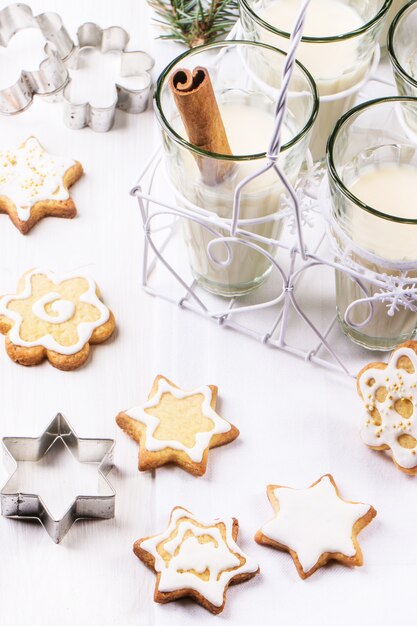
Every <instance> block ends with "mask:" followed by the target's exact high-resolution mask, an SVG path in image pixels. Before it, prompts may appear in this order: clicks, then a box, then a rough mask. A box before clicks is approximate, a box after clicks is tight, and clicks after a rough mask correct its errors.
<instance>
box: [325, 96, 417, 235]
mask: <svg viewBox="0 0 417 626" xmlns="http://www.w3.org/2000/svg"><path fill="white" fill-rule="evenodd" d="M387 102H388V103H389V102H392V103H395V102H410V103H412V104H415V105H416V106H417V98H412V97H411V96H387V97H385V98H375V99H374V100H368V101H366V102H362V103H361V104H358V105H357V106H356V107H354V108H353V109H350V111H348V112H347V113H345V114H344V115H343V116H342V117H341V118H340V120H339V121H338V122H337V124H336V126H335V127H334V129H333V132H332V134H331V135H330V137H329V139H328V142H327V149H326V161H327V172H328V174H329V176H330V178H331V179H332V181H333V182H334V183H335V184H336V186H337V188H338V189H339V191H340V192H341V193H342V194H343V195H344V196H346V197H347V198H348V199H349V200H350V201H351V202H353V203H354V204H355V205H356V206H357V207H359V208H360V209H363V210H364V211H367V212H368V213H371V214H372V215H375V216H376V217H380V218H382V219H385V220H388V221H390V222H397V223H398V224H414V225H417V219H411V218H406V217H398V216H396V215H390V214H389V213H384V212H382V211H379V210H378V209H375V208H374V207H371V206H369V205H368V204H366V203H365V202H362V200H360V199H359V198H358V197H357V196H355V195H354V194H353V193H352V192H351V191H350V190H349V189H348V188H347V187H346V185H345V184H344V182H343V181H342V180H341V178H340V177H339V174H338V172H337V168H336V166H335V164H334V159H333V152H334V147H335V143H336V141H337V138H338V135H339V132H340V131H341V129H342V128H343V126H344V125H345V124H346V123H347V122H348V121H349V120H350V118H352V117H353V116H355V115H356V114H357V113H360V112H361V111H364V110H365V109H370V108H371V107H373V106H378V105H379V104H386V103H387ZM416 147H417V146H416Z"/></svg>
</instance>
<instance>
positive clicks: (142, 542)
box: [133, 507, 259, 614]
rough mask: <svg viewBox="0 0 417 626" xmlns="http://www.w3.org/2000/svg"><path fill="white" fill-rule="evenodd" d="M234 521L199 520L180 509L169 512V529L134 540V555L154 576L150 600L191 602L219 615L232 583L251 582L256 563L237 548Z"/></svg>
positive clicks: (237, 528)
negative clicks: (189, 600)
mask: <svg viewBox="0 0 417 626" xmlns="http://www.w3.org/2000/svg"><path fill="white" fill-rule="evenodd" d="M238 531H239V524H238V521H237V519H235V518H225V519H214V520H210V521H204V520H200V519H199V518H198V517H196V516H195V515H193V514H192V513H190V512H189V511H187V509H184V508H182V507H176V508H175V509H173V511H172V513H171V517H170V520H169V526H168V528H167V530H166V531H165V532H163V533H161V534H160V535H155V536H153V537H146V538H144V539H138V541H136V542H135V544H134V546H133V551H134V553H135V554H136V556H137V557H139V558H140V559H141V560H142V561H143V562H144V563H145V565H147V566H148V567H150V568H151V569H152V570H153V571H154V572H155V573H156V574H157V580H156V587H155V595H154V599H155V601H156V602H161V603H165V602H170V601H171V600H178V599H179V598H183V597H185V596H189V597H191V598H193V600H195V601H196V602H198V603H199V604H201V605H202V606H204V608H206V609H208V610H209V611H211V612H212V613H215V614H217V613H221V611H223V609H224V605H225V603H226V591H227V588H228V586H229V585H230V584H233V583H241V582H244V581H245V580H249V579H250V578H252V577H253V576H255V575H256V574H257V573H258V572H259V567H258V564H257V563H255V561H254V560H253V559H251V558H250V557H248V556H247V555H246V554H244V553H243V552H242V551H241V549H240V548H239V546H238V545H237V544H236V540H237V535H238Z"/></svg>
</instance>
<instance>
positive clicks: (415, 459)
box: [357, 341, 417, 475]
mask: <svg viewBox="0 0 417 626" xmlns="http://www.w3.org/2000/svg"><path fill="white" fill-rule="evenodd" d="M357 388H358V393H359V395H360V397H361V399H362V400H363V403H364V406H365V410H366V413H365V419H364V423H363V426H362V430H361V437H362V440H363V441H364V443H366V445H367V446H369V447H370V448H372V449H373V450H391V455H392V459H393V461H394V463H395V464H396V465H397V467H398V468H399V469H400V470H402V471H403V472H406V473H407V474H413V475H415V474H417V419H416V415H417V341H407V342H406V343H403V344H401V345H400V346H398V348H396V350H394V352H393V353H392V354H391V356H390V359H389V362H388V363H382V362H378V363H370V364H369V365H366V366H365V367H364V368H363V369H362V370H361V371H360V372H359V374H358V380H357Z"/></svg>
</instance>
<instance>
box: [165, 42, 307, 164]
mask: <svg viewBox="0 0 417 626" xmlns="http://www.w3.org/2000/svg"><path fill="white" fill-rule="evenodd" d="M235 45H238V46H240V45H245V46H250V47H257V48H265V49H267V50H272V51H273V52H277V53H279V54H280V55H281V56H283V57H286V56H287V53H286V52H284V50H280V49H279V48H275V46H271V45H269V44H265V43H260V42H255V41H245V40H243V39H236V40H235V39H234V40H231V41H215V42H213V43H210V44H204V45H202V46H196V47H195V48H191V49H190V50H186V51H185V52H183V53H181V54H180V55H179V56H177V57H175V59H173V60H172V61H171V62H170V63H169V64H168V65H167V66H166V67H165V69H164V70H162V72H161V73H160V75H159V77H158V79H157V81H156V88H155V93H154V96H153V100H154V110H155V113H156V117H157V119H158V121H159V123H160V125H161V126H162V128H163V129H164V130H165V132H166V133H167V134H168V135H169V136H170V137H171V138H172V139H173V140H174V141H176V142H177V143H179V144H180V145H181V146H183V147H185V148H187V149H188V150H191V151H192V152H194V153H196V154H198V155H200V156H205V157H210V158H213V159H218V160H223V161H234V162H239V161H253V160H256V159H264V158H265V157H266V154H267V153H266V151H265V152H258V153H255V154H245V155H234V154H232V155H229V154H220V153H217V152H209V151H208V150H203V149H202V148H199V147H198V146H195V145H194V144H192V143H190V142H189V141H187V140H186V139H184V138H183V137H181V135H179V134H178V133H177V132H176V131H175V130H174V129H173V128H172V126H171V124H170V123H169V122H168V120H167V118H166V116H165V114H164V112H163V108H162V103H161V92H162V87H163V85H164V84H165V82H166V79H167V77H168V76H169V74H170V73H171V71H172V69H173V68H174V67H175V66H176V65H177V64H178V63H179V62H180V61H182V59H184V58H186V57H189V56H192V55H193V54H198V53H199V52H201V51H203V50H210V49H214V48H221V47H227V46H235ZM296 65H297V67H298V68H299V69H301V71H302V73H303V74H304V76H305V77H306V78H307V82H308V83H309V85H310V88H311V94H312V97H313V106H312V111H311V113H310V115H309V117H308V120H307V122H306V124H305V125H304V126H303V128H302V129H301V130H300V131H299V132H298V133H297V134H296V135H295V136H294V137H293V138H292V139H291V140H290V141H288V142H287V143H286V144H284V145H283V146H281V150H280V152H285V151H286V150H288V149H289V148H292V147H293V146H294V145H295V144H297V143H298V142H299V141H300V140H301V139H302V138H303V137H304V136H305V135H306V134H307V133H308V132H309V131H310V129H311V128H312V126H313V124H314V122H315V120H316V117H317V114H318V110H319V95H318V91H317V87H316V83H315V82H314V79H313V77H312V75H311V74H310V72H309V71H308V70H307V68H306V67H304V65H303V64H302V63H300V62H299V61H296Z"/></svg>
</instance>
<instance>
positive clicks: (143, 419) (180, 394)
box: [116, 376, 239, 476]
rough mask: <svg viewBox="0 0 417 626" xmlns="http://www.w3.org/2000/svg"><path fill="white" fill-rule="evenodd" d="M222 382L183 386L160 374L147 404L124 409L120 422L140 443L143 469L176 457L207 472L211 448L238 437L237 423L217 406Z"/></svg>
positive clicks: (187, 466)
mask: <svg viewBox="0 0 417 626" xmlns="http://www.w3.org/2000/svg"><path fill="white" fill-rule="evenodd" d="M216 400H217V387H215V386H214V385H206V386H202V387H198V388H197V389H193V390H191V391H184V390H182V389H180V388H179V387H177V386H176V385H174V383H172V382H171V381H170V380H168V379H167V378H165V376H157V377H156V378H155V380H154V383H153V385H152V389H151V392H150V394H149V398H148V401H147V402H146V403H145V404H144V405H143V406H137V407H133V408H131V409H128V410H127V411H122V412H121V413H119V414H118V416H117V417H116V422H117V424H118V425H119V426H120V428H121V429H122V430H124V431H125V432H126V433H127V434H128V435H129V436H130V437H131V438H132V439H134V440H135V441H137V442H138V443H139V470H141V471H142V470H149V469H155V468H156V467H160V466H161V465H165V464H166V463H176V464H177V465H179V466H180V467H182V468H183V469H185V470H186V471H187V472H190V473H191V474H194V476H202V475H203V474H204V473H205V471H206V467H207V459H208V452H209V449H210V448H214V447H216V446H222V445H223V444H225V443H229V442H230V441H233V439H236V437H237V436H238V435H239V431H238V429H237V428H236V427H235V426H233V425H232V424H230V422H228V421H227V420H225V419H223V418H222V417H220V415H218V414H217V413H216V411H215V408H216Z"/></svg>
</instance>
